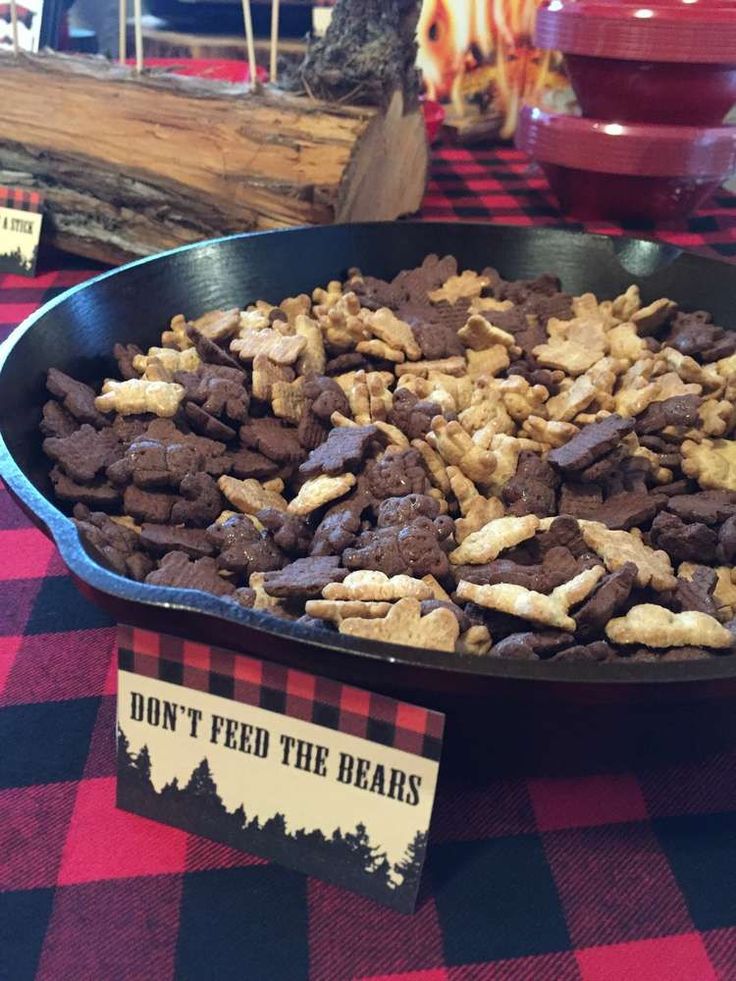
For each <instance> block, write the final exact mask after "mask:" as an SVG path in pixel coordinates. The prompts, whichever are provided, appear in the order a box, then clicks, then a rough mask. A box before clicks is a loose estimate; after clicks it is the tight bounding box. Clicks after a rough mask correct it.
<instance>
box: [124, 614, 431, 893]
mask: <svg viewBox="0 0 736 981" xmlns="http://www.w3.org/2000/svg"><path fill="white" fill-rule="evenodd" d="M118 649H119V671H118V791H117V803H118V806H119V807H121V808H123V809H124V810H128V811H133V812H135V813H136V814H142V815H144V816H145V817H149V818H153V819H154V820H157V821H162V822H163V823H165V824H172V825H176V826H177V827H179V828H184V829H185V830H187V831H191V832H194V833H195V834H199V835H204V836H205V837H208V838H213V839H215V840H216V841H221V842H224V843H225V844H228V845H230V846H232V847H234V848H239V849H242V850H243V851H247V852H251V853H253V854H256V855H259V856H262V857H265V858H268V859H271V860H273V861H275V862H278V863H279V864H281V865H286V866H288V867H290V868H294V869H298V870H300V871H302V872H306V873H308V874H309V875H313V876H316V877H318V878H321V879H326V880H328V881H330V882H334V883H336V884H337V885H340V886H343V887H344V888H346V889H350V890H352V891H353V892H357V893H361V894H362V895H365V896H370V897H371V898H372V899H375V900H377V901H378V902H380V903H384V904H386V905H388V906H392V907H394V908H395V909H398V910H401V911H403V912H411V911H412V910H413V909H414V905H415V903H416V896H417V890H418V888H419V880H420V877H421V872H422V866H423V864H424V856H425V851H426V843H427V832H428V829H429V822H430V817H431V813H432V804H433V802H434V794H435V788H436V783H437V773H438V769H439V758H440V751H441V748H442V733H443V729H444V716H443V715H442V714H440V713H438V712H431V711H428V710H427V709H422V708H418V707H417V706H414V705H409V704H406V703H404V702H398V701H395V700H394V699H391V698H387V697H385V696H383V695H375V694H371V693H370V692H367V691H363V690H361V689H358V688H353V687H351V686H349V685H344V684H341V683H340V682H336V681H330V680H329V679H327V678H321V677H317V676H316V675H311V674H307V673H306V672H303V671H296V670H292V669H290V668H286V667H283V666H281V665H277V664H273V663H270V662H267V661H261V660H259V659H257V658H253V657H246V656H245V655H241V654H235V653H233V652H232V651H227V650H223V649H221V648H217V647H210V646H209V645H205V644H197V643H193V642H189V641H185V640H182V639H180V638H178V637H171V636H167V635H162V634H158V633H153V632H149V631H144V630H138V629H136V628H133V627H127V626H121V627H120V628H119V636H118Z"/></svg>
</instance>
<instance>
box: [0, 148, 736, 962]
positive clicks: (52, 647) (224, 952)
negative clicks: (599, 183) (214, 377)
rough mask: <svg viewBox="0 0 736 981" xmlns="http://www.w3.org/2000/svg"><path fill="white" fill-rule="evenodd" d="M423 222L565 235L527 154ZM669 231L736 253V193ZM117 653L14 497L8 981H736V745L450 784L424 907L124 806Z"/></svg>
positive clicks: (3, 847) (438, 816)
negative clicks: (582, 769) (541, 228)
mask: <svg viewBox="0 0 736 981" xmlns="http://www.w3.org/2000/svg"><path fill="white" fill-rule="evenodd" d="M423 217H427V218H430V217H431V218H446V219H455V220H457V219H461V220H462V219H466V220H467V219H488V220H491V219H493V220H498V221H500V222H505V223H514V224H525V225H529V224H535V223H537V222H539V223H544V224H560V223H561V222H560V219H559V217H558V215H557V213H556V212H555V210H554V206H553V204H552V201H551V199H550V197H549V196H548V195H547V193H546V192H545V191H544V185H543V182H542V180H541V179H540V178H538V177H537V176H536V175H535V174H534V172H531V171H530V170H529V169H528V166H527V164H526V163H525V162H524V161H523V158H522V157H521V156H520V155H519V154H517V153H515V152H513V151H488V150H478V151H475V150H473V151H471V150H465V149H451V150H445V151H442V152H440V153H438V155H437V160H436V164H435V169H434V174H433V179H432V182H431V186H430V189H429V193H428V195H427V200H426V205H425V209H424V212H423ZM596 230H597V231H606V232H614V231H618V232H620V231H621V230H620V229H611V228H608V227H606V228H600V229H596ZM663 237H666V238H667V239H668V241H671V242H674V243H676V244H681V245H684V246H687V247H691V248H692V247H703V248H707V249H709V250H713V251H715V252H717V253H719V254H720V255H722V256H734V255H736V199H734V198H730V197H727V196H725V195H724V196H722V197H718V198H716V199H715V200H714V201H713V202H712V203H711V204H710V205H709V206H708V207H707V208H705V209H704V210H703V211H702V212H701V213H700V214H699V215H698V216H696V217H695V218H693V219H692V220H691V221H690V222H689V224H688V228H687V230H686V231H684V232H682V231H681V232H679V233H675V232H671V233H665V234H664V235H663ZM64 265H65V268H63V269H56V270H54V271H52V272H46V273H45V274H43V275H40V276H38V277H37V278H36V279H34V280H23V279H18V278H14V277H9V276H5V277H0V334H2V336H5V335H6V334H8V333H9V332H10V330H11V329H12V328H13V327H14V326H15V324H17V323H18V322H19V321H20V320H21V319H22V318H23V317H25V316H26V315H28V314H30V313H31V312H32V311H33V310H35V309H36V308H37V306H38V305H39V304H40V303H42V302H44V301H45V300H48V299H49V298H50V297H52V296H54V295H55V294H57V293H58V292H59V291H60V290H63V289H64V288H66V287H68V286H70V285H72V284H74V283H77V282H80V281H81V280H83V279H85V278H86V276H88V275H90V273H89V271H88V270H85V269H81V268H80V267H79V264H75V263H74V262H73V261H72V260H68V262H65V263H64ZM114 643H115V628H114V626H113V624H112V623H111V622H110V620H109V619H108V618H107V617H106V616H105V615H103V614H102V613H101V612H100V611H99V610H97V609H96V608H95V607H94V606H91V605H90V604H89V603H88V602H86V601H85V600H83V599H82V597H81V596H80V595H79V593H78V592H77V591H76V589H75V587H74V586H73V584H72V582H71V579H70V578H69V576H68V575H67V574H66V572H65V569H64V567H63V566H62V564H61V562H60V559H59V556H58V554H57V552H56V551H55V549H54V547H53V546H52V545H51V544H50V543H49V542H48V541H47V539H46V538H44V536H43V535H42V534H41V533H40V532H38V531H36V530H34V529H33V528H32V527H31V526H30V524H29V522H28V521H27V520H26V519H25V518H24V517H23V515H22V514H21V512H20V511H19V510H18V509H17V508H16V507H15V506H14V504H13V503H12V502H11V500H10V499H9V497H8V495H7V493H6V492H5V491H2V490H0V706H1V707H0V978H3V979H5V978H8V979H12V981H21V979H25V978H33V977H35V976H38V977H40V978H47V979H64V981H66V979H74V981H84V979H90V981H111V979H115V981H119V979H139V978H140V979H149V978H151V979H156V981H159V979H167V978H172V977H177V978H187V979H200V978H202V979H210V978H212V979H215V978H216V979H230V978H233V979H245V981H261V979H275V981H301V979H304V978H307V977H311V978H313V979H316V981H349V979H361V981H367V979H372V981H377V979H385V981H387V979H391V981H490V979H494V981H497V979H498V981H500V979H519V981H520V979H524V981H546V979H551V981H568V979H570V981H572V979H581V978H582V979H584V981H627V979H629V981H708V979H715V978H722V979H728V978H736V752H730V751H728V750H721V751H719V752H718V753H713V754H710V755H707V756H705V757H704V758H701V759H699V760H698V761H697V762H696V763H693V762H688V763H683V762H680V763H672V762H670V763H661V764H657V763H656V762H652V761H651V758H649V759H648V761H647V763H646V765H644V764H642V766H641V767H639V768H637V769H636V771H630V772H620V771H617V772H600V773H596V774H594V775H587V776H583V777H577V778H562V777H553V776H544V775H541V776H535V777H534V778H533V779H525V778H521V777H518V778H505V779H493V778H488V779H485V780H483V781H480V782H475V783H471V782H464V781H463V780H460V779H457V778H452V776H451V775H450V774H449V773H445V774H444V775H443V776H442V777H441V786H440V790H439V793H438V799H437V804H436V808H435V814H434V819H433V826H432V841H431V846H430V851H429V857H428V861H427V867H426V872H425V881H424V885H423V890H422V893H421V898H420V904H419V907H418V910H417V912H416V914H415V915H414V916H411V917H407V916H403V915H401V914H398V913H394V912H390V911H387V910H385V909H382V908H380V907H378V906H375V905H374V904H373V903H371V902H370V901H368V900H364V899H362V898H358V897H356V896H353V895H351V894H349V893H346V892H342V891H341V890H339V889H337V888H335V887H333V886H330V885H325V884H323V883H321V882H318V881H316V880H311V879H306V878H305V877H304V876H302V875H300V874H297V873H295V872H290V871H287V870H285V869H282V868H278V867H276V866H274V865H269V864H267V863H266V862H264V861H261V860H259V859H256V858H253V857H250V856H248V855H244V854H242V853H237V852H234V851H231V850H230V849H228V848H227V847H225V846H222V845H218V844H214V843H212V842H209V841H207V840H204V839H202V838H197V837H195V836H193V835H190V834H186V833H185V832H183V831H179V830H174V829H170V828H167V827H163V826H161V825H158V824H154V823H153V822H151V821H148V820H145V819H143V818H139V817H135V816H133V815H131V814H127V813H123V812H121V811H118V810H116V809H115V806H114V786H115V779H114V755H113V731H114V717H115V652H114ZM695 725H697V720H695ZM499 750H500V751H503V748H502V747H500V748H499Z"/></svg>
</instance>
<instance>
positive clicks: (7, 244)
mask: <svg viewBox="0 0 736 981" xmlns="http://www.w3.org/2000/svg"><path fill="white" fill-rule="evenodd" d="M42 221H43V215H42V214H41V195H40V194H39V193H38V192H37V191H24V190H22V189H21V188H12V187H0V272H3V273H17V274H19V275H21V276H33V275H34V274H35V272H36V261H37V259H38V243H39V242H40V240H41V223H42Z"/></svg>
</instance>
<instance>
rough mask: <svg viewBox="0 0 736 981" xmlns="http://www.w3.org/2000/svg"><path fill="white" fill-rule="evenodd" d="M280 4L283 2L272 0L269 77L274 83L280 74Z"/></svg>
mask: <svg viewBox="0 0 736 981" xmlns="http://www.w3.org/2000/svg"><path fill="white" fill-rule="evenodd" d="M280 3H281V0H271V62H270V65H269V76H270V80H271V82H272V83H274V82H275V81H276V76H277V74H278V56H279V6H280Z"/></svg>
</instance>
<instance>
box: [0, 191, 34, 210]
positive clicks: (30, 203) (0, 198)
mask: <svg viewBox="0 0 736 981" xmlns="http://www.w3.org/2000/svg"><path fill="white" fill-rule="evenodd" d="M0 208H13V209H14V210H15V211H40V210H41V194H40V192H39V191H26V190H25V189H24V188H22V187H0Z"/></svg>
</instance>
